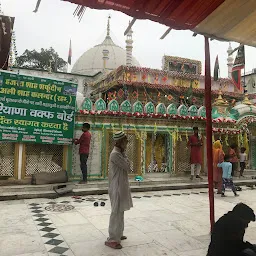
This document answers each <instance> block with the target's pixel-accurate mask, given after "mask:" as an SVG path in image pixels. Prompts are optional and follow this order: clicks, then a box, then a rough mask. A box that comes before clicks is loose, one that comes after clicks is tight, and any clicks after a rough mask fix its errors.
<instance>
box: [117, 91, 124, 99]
mask: <svg viewBox="0 0 256 256" xmlns="http://www.w3.org/2000/svg"><path fill="white" fill-rule="evenodd" d="M117 96H118V98H119V99H122V98H123V97H124V90H123V89H119V91H118V93H117Z"/></svg>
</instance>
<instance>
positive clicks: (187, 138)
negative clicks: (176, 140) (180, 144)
mask: <svg viewBox="0 0 256 256" xmlns="http://www.w3.org/2000/svg"><path fill="white" fill-rule="evenodd" d="M185 135H186V141H187V142H188V140H189V137H188V131H187V130H186V134H185Z"/></svg>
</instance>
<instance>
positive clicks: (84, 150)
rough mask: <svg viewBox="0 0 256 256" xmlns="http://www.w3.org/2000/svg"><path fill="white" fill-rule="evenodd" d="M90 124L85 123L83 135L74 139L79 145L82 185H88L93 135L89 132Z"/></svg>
mask: <svg viewBox="0 0 256 256" xmlns="http://www.w3.org/2000/svg"><path fill="white" fill-rule="evenodd" d="M89 130H90V124H88V123H84V124H83V127H82V131H83V134H82V135H81V137H80V139H74V143H75V144H76V145H77V144H79V145H80V147H79V154H80V166H81V171H82V174H83V180H82V181H81V182H80V183H82V184H85V183H87V160H88V156H89V151H90V142H91V134H90V132H89Z"/></svg>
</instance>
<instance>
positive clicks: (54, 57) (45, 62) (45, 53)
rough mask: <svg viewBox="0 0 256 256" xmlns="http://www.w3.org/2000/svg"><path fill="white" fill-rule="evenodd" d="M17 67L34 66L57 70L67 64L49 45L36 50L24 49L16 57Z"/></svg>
mask: <svg viewBox="0 0 256 256" xmlns="http://www.w3.org/2000/svg"><path fill="white" fill-rule="evenodd" d="M16 61H17V67H23V68H35V69H41V70H49V69H50V67H51V71H57V70H59V69H61V68H63V67H65V66H66V65H67V62H66V61H65V60H63V59H62V58H60V57H59V55H58V53H57V52H56V51H55V50H54V49H53V48H52V47H51V48H50V49H43V48H41V51H40V52H38V51H36V50H32V51H29V50H26V51H25V52H24V53H23V54H22V55H21V56H19V57H17V58H16Z"/></svg>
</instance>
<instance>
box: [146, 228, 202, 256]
mask: <svg viewBox="0 0 256 256" xmlns="http://www.w3.org/2000/svg"><path fill="white" fill-rule="evenodd" d="M148 235H149V236H151V237H152V238H153V239H154V240H156V241H157V242H158V243H160V244H162V245H163V246H165V247H166V248H168V249H169V250H171V251H174V252H175V253H176V252H183V251H189V250H196V249H202V248H204V247H205V245H204V244H202V243H201V242H199V241H197V240H196V239H194V238H192V237H190V236H187V235H185V234H184V233H182V232H181V231H179V230H176V229H175V230H168V231H161V232H154V233H148Z"/></svg>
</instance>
